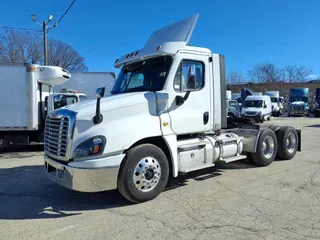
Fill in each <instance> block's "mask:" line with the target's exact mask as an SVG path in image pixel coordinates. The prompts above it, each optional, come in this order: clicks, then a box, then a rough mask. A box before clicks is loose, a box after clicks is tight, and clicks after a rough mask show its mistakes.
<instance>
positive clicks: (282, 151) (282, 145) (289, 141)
mask: <svg viewBox="0 0 320 240" xmlns="http://www.w3.org/2000/svg"><path fill="white" fill-rule="evenodd" d="M276 135H277V139H278V144H279V147H278V153H277V156H278V157H279V158H280V159H282V160H290V159H292V158H293V157H294V156H295V155H296V152H297V149H298V144H299V143H298V141H299V138H298V134H297V131H296V129H294V128H293V127H290V126H285V127H281V128H280V129H279V130H278V131H277V132H276Z"/></svg>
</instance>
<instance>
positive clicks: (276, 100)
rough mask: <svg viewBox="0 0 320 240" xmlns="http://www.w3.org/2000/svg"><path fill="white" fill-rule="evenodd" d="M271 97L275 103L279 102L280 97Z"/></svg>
mask: <svg viewBox="0 0 320 240" xmlns="http://www.w3.org/2000/svg"><path fill="white" fill-rule="evenodd" d="M270 99H271V102H273V103H277V102H278V98H276V97H271V98H270Z"/></svg>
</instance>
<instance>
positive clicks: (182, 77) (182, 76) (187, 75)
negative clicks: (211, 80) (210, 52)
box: [174, 60, 204, 92]
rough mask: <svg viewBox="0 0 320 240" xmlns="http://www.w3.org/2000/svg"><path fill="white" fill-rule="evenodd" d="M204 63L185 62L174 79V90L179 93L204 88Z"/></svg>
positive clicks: (181, 64)
mask: <svg viewBox="0 0 320 240" xmlns="http://www.w3.org/2000/svg"><path fill="white" fill-rule="evenodd" d="M203 69H204V67H203V63H202V62H199V61H192V60H183V61H182V62H181V63H180V66H179V68H178V70H177V73H176V76H175V78H174V89H175V90H176V91H177V92H185V91H186V90H188V91H197V90H200V89H201V88H203V86H204V72H203Z"/></svg>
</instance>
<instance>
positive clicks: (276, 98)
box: [264, 91, 283, 117]
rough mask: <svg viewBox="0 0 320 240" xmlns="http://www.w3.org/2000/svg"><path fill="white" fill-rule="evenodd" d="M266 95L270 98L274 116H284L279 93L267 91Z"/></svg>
mask: <svg viewBox="0 0 320 240" xmlns="http://www.w3.org/2000/svg"><path fill="white" fill-rule="evenodd" d="M264 95H267V96H270V99H271V104H272V116H274V117H279V116H280V115H282V114H283V104H282V102H281V100H280V92H279V91H265V92H264Z"/></svg>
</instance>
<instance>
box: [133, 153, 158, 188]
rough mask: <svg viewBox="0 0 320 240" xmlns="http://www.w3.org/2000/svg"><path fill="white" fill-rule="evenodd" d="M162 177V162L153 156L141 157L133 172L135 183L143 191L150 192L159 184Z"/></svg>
mask: <svg viewBox="0 0 320 240" xmlns="http://www.w3.org/2000/svg"><path fill="white" fill-rule="evenodd" d="M160 177H161V166H160V163H159V162H158V160H157V159H155V158H153V157H146V158H143V159H141V160H140V161H139V162H138V164H137V165H136V167H135V169H134V172H133V181H134V185H135V187H136V188H137V189H139V190H140V191H142V192H149V191H151V190H152V189H154V188H155V187H156V186H157V185H158V183H159V180H160Z"/></svg>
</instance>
